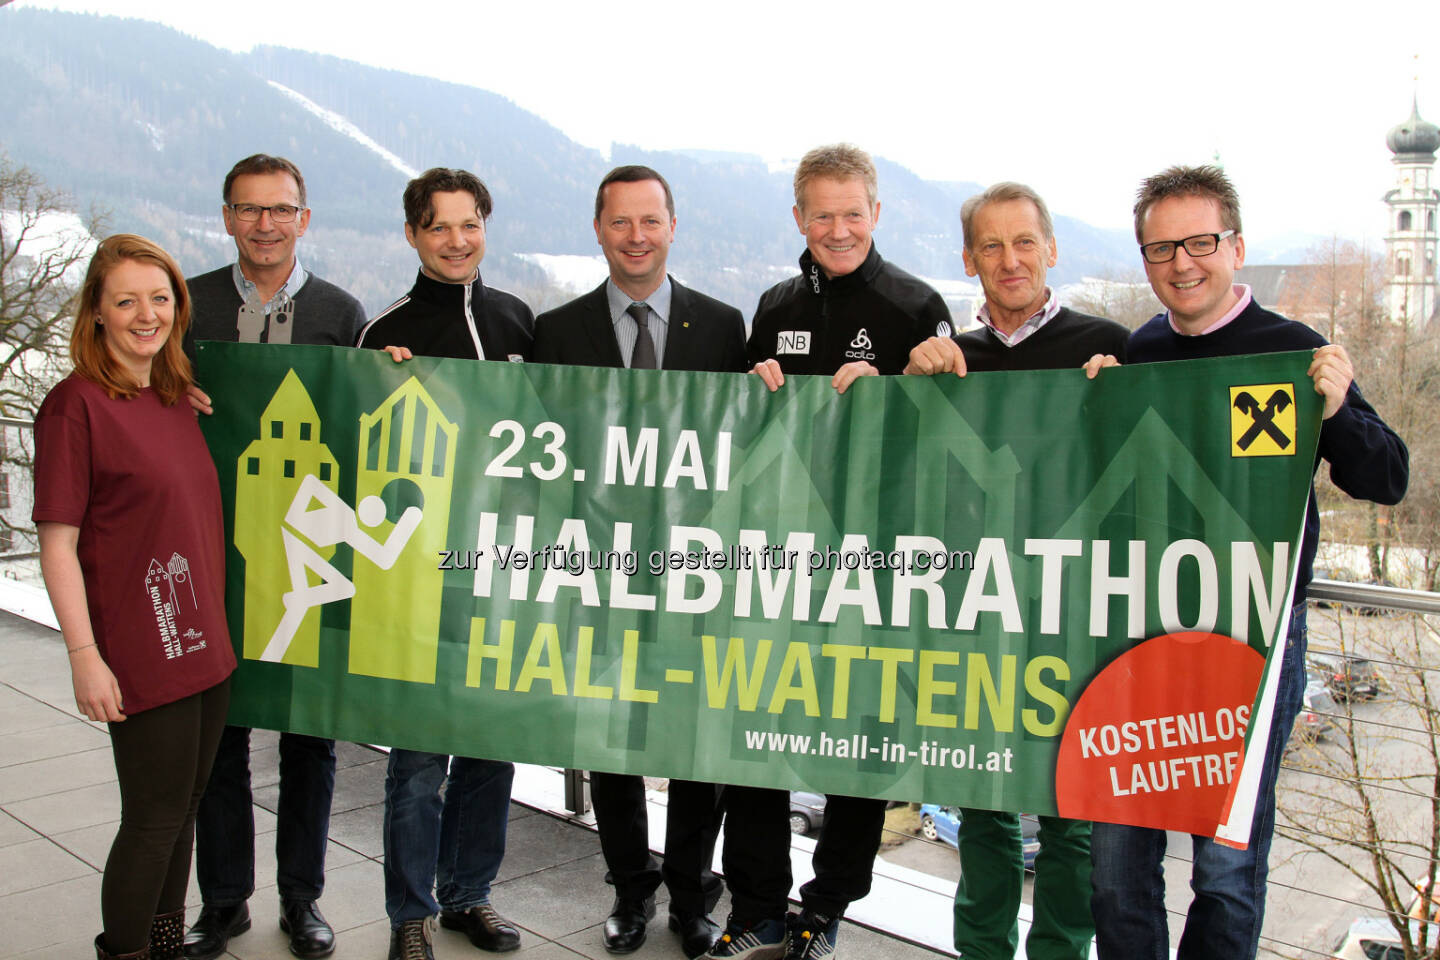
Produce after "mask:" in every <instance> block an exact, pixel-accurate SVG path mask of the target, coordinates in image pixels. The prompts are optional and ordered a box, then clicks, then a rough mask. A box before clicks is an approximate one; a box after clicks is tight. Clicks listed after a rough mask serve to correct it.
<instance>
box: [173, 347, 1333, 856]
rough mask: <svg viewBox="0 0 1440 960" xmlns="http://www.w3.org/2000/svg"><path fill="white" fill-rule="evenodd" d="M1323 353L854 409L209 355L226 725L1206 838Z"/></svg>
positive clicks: (1261, 632) (993, 387)
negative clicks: (229, 696) (1314, 371)
mask: <svg viewBox="0 0 1440 960" xmlns="http://www.w3.org/2000/svg"><path fill="white" fill-rule="evenodd" d="M1308 362H1309V356H1308V354H1303V353H1301V354H1271V355H1265V356H1258V357H1244V358H1224V359H1219V360H1202V361H1192V362H1186V363H1168V364H1154V365H1139V366H1127V367H1120V368H1117V369H1111V370H1105V371H1103V372H1102V373H1101V375H1100V376H1099V377H1098V378H1097V379H1096V380H1094V381H1087V380H1086V379H1085V377H1084V374H1083V373H1081V372H1080V371H1068V370H1067V371H1030V372H1015V373H992V374H971V375H970V376H968V377H966V378H964V379H960V378H956V377H953V376H944V377H934V378H930V377H891V378H864V379H862V380H861V381H859V382H857V383H856V384H855V385H854V386H853V387H851V389H850V390H849V391H848V392H847V393H846V394H845V395H844V396H837V395H836V394H835V391H834V390H833V389H831V387H830V385H829V382H828V379H826V378H818V377H817V378H809V377H791V378H788V380H787V383H786V384H785V386H784V387H782V388H781V389H780V390H779V391H778V392H776V393H773V394H772V393H770V392H768V391H767V390H766V389H765V387H764V385H763V384H761V383H760V381H759V379H758V378H757V377H752V376H745V375H738V374H710V373H677V372H669V371H627V370H613V369H606V368H588V367H550V366H543V365H536V364H506V363H478V362H471V361H459V360H435V359H424V358H420V359H415V360H412V361H408V362H406V363H403V364H396V363H394V362H392V361H391V360H390V358H389V357H388V356H386V355H384V354H381V353H374V352H368V351H357V350H344V349H336V348H328V347H304V346H284V347H270V346H265V345H243V344H219V343H205V344H202V345H201V347H200V380H201V382H202V383H203V384H204V385H205V387H206V389H207V390H209V392H210V393H211V394H212V396H213V397H214V398H215V407H216V412H215V414H214V416H212V417H206V418H203V424H204V428H205V432H206V436H207V439H208V441H209V444H210V449H211V451H212V453H213V455H214V457H215V462H216V465H217V466H218V468H219V472H220V483H221V489H222V493H223V495H224V501H225V509H226V524H227V532H228V534H229V536H230V538H231V539H230V545H231V547H230V552H229V558H228V561H229V581H228V584H227V603H228V611H229V618H230V624H231V630H232V634H233V639H234V642H235V645H236V651H237V654H238V655H239V656H240V658H241V666H240V669H239V671H238V672H237V674H236V677H235V686H234V700H233V706H232V714H231V717H232V721H233V722H236V723H243V724H248V725H253V726H259V727H268V728H272V729H283V730H293V731H298V732H303V733H309V734H314V735H320V736H328V737H337V738H340V739H345V740H356V741H364V742H371V743H382V744H388V745H393V746H401V747H409V748H416V749H424V750H432V751H437V752H448V753H454V754H460V755H465V756H480V757H491V758H496V759H510V760H520V761H527V762H532V763H544V764H552V765H559V766H568V767H578V768H584V769H595V770H609V771H615V772H631V773H645V774H650V775H654V776H672V777H683V778H687V779H692V780H702V781H709V782H716V783H743V784H754V785H761V786H774V787H785V788H802V787H803V788H809V789H814V790H820V791H825V792H829V793H841V794H857V795H867V796H884V797H890V798H896V799H905V800H918V799H922V798H924V799H927V800H936V801H941V802H946V803H954V804H960V805H964V806H974V807H990V808H995V809H1007V810H1026V811H1031V812H1036V813H1054V812H1056V811H1057V810H1058V811H1059V812H1061V813H1062V814H1064V815H1066V816H1074V817H1082V818H1090V819H1104V820H1114V821H1119V822H1129V823H1137V824H1144V825H1149V826H1158V827H1166V828H1172V829H1182V830H1186V831H1189V832H1196V833H1214V832H1215V831H1216V830H1217V828H1218V827H1219V826H1220V825H1221V823H1222V822H1223V821H1224V820H1225V819H1226V817H1227V816H1228V817H1230V818H1231V819H1232V820H1236V821H1237V822H1238V820H1239V819H1243V817H1244V816H1245V815H1246V813H1247V812H1248V810H1249V809H1250V804H1251V802H1252V801H1253V793H1254V786H1253V784H1251V785H1250V786H1249V788H1248V789H1249V793H1250V796H1249V797H1247V796H1246V793H1245V789H1244V785H1245V783H1246V781H1245V779H1244V777H1243V776H1242V772H1241V771H1242V768H1246V760H1247V758H1246V755H1245V750H1246V746H1245V745H1246V737H1247V734H1249V733H1252V732H1253V731H1256V730H1257V728H1259V727H1262V726H1266V725H1268V722H1269V716H1270V707H1269V706H1268V703H1267V701H1266V698H1265V697H1263V696H1262V697H1260V699H1259V700H1258V701H1257V689H1259V690H1268V691H1269V698H1270V699H1271V700H1273V677H1271V678H1270V682H1268V683H1267V684H1265V685H1263V686H1262V684H1261V681H1262V677H1266V676H1267V671H1266V663H1267V660H1266V655H1267V653H1268V652H1269V651H1270V650H1272V649H1274V647H1275V639H1276V637H1277V636H1279V637H1282V638H1283V636H1284V632H1283V631H1284V629H1285V626H1286V622H1287V620H1288V613H1289V606H1290V605H1289V601H1288V598H1289V597H1290V594H1291V585H1292V581H1293V577H1294V569H1295V564H1296V556H1297V553H1298V550H1299V538H1300V531H1301V529H1302V525H1303V518H1304V511H1305V504H1306V498H1307V496H1308V493H1309V488H1310V478H1311V474H1312V472H1313V466H1314V462H1315V445H1316V438H1317V435H1318V431H1319V423H1320V410H1321V406H1320V401H1319V398H1318V397H1317V396H1316V395H1315V393H1314V391H1313V389H1312V388H1311V386H1310V383H1309V381H1308V379H1307V378H1306V376H1305V369H1306V366H1307V364H1308ZM1279 662H1280V658H1278V657H1276V658H1273V663H1274V665H1275V667H1276V669H1277V670H1278V665H1279ZM1272 673H1273V671H1272ZM1251 739H1252V741H1253V742H1254V743H1255V744H1256V746H1257V748H1259V749H1263V744H1264V742H1265V740H1264V737H1263V736H1262V735H1260V734H1259V733H1254V735H1253V736H1252V737H1251ZM1248 759H1249V760H1250V764H1249V767H1248V769H1252V770H1253V769H1254V768H1255V767H1256V766H1258V761H1259V758H1258V757H1250V758H1248ZM1252 779H1253V777H1252ZM1237 785H1240V787H1241V789H1239V790H1236V789H1235V788H1236V786H1237ZM1246 823H1247V828H1246V831H1242V832H1241V833H1240V835H1241V836H1242V838H1243V836H1244V833H1245V832H1248V820H1247V821H1246ZM1242 842H1243V841H1242Z"/></svg>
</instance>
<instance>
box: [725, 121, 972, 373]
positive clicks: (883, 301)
mask: <svg viewBox="0 0 1440 960" xmlns="http://www.w3.org/2000/svg"><path fill="white" fill-rule="evenodd" d="M875 193H876V174H875V164H874V163H873V162H872V161H871V160H870V157H869V156H868V155H867V154H866V153H865V152H864V151H863V150H860V149H859V148H858V147H853V146H851V145H849V144H832V145H830V146H825V147H816V148H815V149H814V150H811V151H810V152H809V153H807V154H805V156H804V158H802V159H801V161H800V166H799V167H798V168H796V170H795V207H794V210H793V212H794V215H795V225H796V226H797V227H799V228H800V232H801V233H802V234H804V235H805V252H804V253H802V254H801V255H800V276H798V277H792V278H790V279H789V280H784V281H781V282H780V283H777V284H776V285H775V286H773V287H771V288H770V289H769V290H766V291H765V293H763V294H762V295H761V296H760V305H759V306H758V307H756V308H755V319H754V322H753V323H752V324H751V327H750V342H749V344H748V345H747V348H746V353H747V359H748V360H749V362H750V365H751V367H752V370H753V372H755V373H758V374H759V375H760V377H761V379H763V380H764V381H765V383H766V385H768V386H769V387H770V389H772V390H774V389H776V388H778V387H779V386H781V385H782V384H783V383H784V382H785V374H787V373H801V374H822V375H826V376H832V375H833V378H834V381H833V382H834V384H835V387H836V389H837V390H839V391H840V392H841V393H844V392H845V388H846V387H848V386H849V385H850V384H851V383H852V382H854V380H855V378H856V377H859V376H864V375H866V374H876V373H879V374H884V375H886V376H891V375H894V374H898V373H900V372H901V370H902V369H903V368H904V366H905V362H906V360H907V358H908V357H909V353H910V348H911V347H913V346H915V345H916V344H917V343H920V342H921V341H923V340H924V339H925V338H926V337H932V336H942V337H943V336H948V335H949V334H950V332H951V325H950V310H949V308H948V307H946V306H945V301H944V299H943V298H942V297H941V296H940V294H939V293H937V292H935V290H934V289H933V288H932V287H930V285H929V284H927V283H925V281H923V280H920V279H919V278H917V277H914V276H912V275H910V274H909V273H906V272H905V271H904V270H901V269H900V268H899V267H897V266H895V264H893V263H890V262H889V261H887V260H885V259H883V258H882V257H881V256H880V253H879V251H877V250H876V249H875V244H874V243H873V242H872V238H871V231H873V230H874V229H875V225H876V223H878V222H879V219H880V202H879V201H878V200H877V199H876V198H875Z"/></svg>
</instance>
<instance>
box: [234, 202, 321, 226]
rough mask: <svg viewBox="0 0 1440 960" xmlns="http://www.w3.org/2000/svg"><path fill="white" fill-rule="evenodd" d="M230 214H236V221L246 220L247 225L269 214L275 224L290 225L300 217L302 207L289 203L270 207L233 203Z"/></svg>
mask: <svg viewBox="0 0 1440 960" xmlns="http://www.w3.org/2000/svg"><path fill="white" fill-rule="evenodd" d="M228 206H229V207H230V212H231V213H233V214H235V219H236V220H244V221H246V222H247V223H248V222H251V221H255V220H259V219H260V214H262V213H266V212H268V213H269V214H270V219H271V220H272V221H274V222H275V223H290V222H291V221H292V220H294V219H295V218H296V217H298V216H300V211H301V210H302V209H303V208H301V207H297V206H294V205H292V204H289V203H277V204H273V205H271V206H268V207H262V206H260V204H258V203H232V204H229V205H228Z"/></svg>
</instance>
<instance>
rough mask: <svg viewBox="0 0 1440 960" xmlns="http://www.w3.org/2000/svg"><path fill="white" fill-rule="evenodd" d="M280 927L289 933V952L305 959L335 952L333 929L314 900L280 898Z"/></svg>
mask: <svg viewBox="0 0 1440 960" xmlns="http://www.w3.org/2000/svg"><path fill="white" fill-rule="evenodd" d="M280 929H281V930H284V931H285V932H286V933H288V934H290V952H291V953H293V954H295V956H297V957H303V958H305V960H313V958H315V957H328V956H330V954H332V953H334V952H335V931H334V930H332V929H330V924H328V923H326V922H325V918H324V917H322V916H321V915H320V908H319V907H317V906H316V905H315V901H314V900H281V901H280Z"/></svg>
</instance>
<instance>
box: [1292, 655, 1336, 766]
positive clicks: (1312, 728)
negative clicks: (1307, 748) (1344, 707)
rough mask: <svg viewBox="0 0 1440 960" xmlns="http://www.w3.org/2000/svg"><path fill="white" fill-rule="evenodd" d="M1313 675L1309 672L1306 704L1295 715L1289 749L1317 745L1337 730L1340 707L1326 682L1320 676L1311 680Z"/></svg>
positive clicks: (1306, 686) (1306, 685)
mask: <svg viewBox="0 0 1440 960" xmlns="http://www.w3.org/2000/svg"><path fill="white" fill-rule="evenodd" d="M1312 675H1313V674H1311V673H1309V672H1308V671H1307V674H1306V676H1307V682H1306V684H1305V697H1304V702H1303V704H1302V705H1301V707H1300V712H1299V713H1297V714H1296V715H1295V726H1294V727H1293V728H1292V729H1291V730H1290V743H1289V744H1288V745H1287V749H1291V750H1293V749H1295V748H1296V747H1298V746H1302V745H1309V744H1314V743H1317V742H1318V741H1319V740H1321V739H1322V738H1323V737H1325V736H1326V735H1327V734H1329V733H1330V732H1331V731H1333V730H1334V729H1335V717H1336V715H1337V714H1339V712H1340V707H1339V706H1338V705H1337V704H1336V703H1335V698H1334V697H1332V696H1331V695H1330V689H1329V687H1328V686H1326V684H1325V681H1324V680H1323V679H1322V678H1320V677H1319V676H1316V677H1315V679H1309V677H1311V676H1312Z"/></svg>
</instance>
